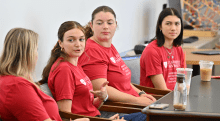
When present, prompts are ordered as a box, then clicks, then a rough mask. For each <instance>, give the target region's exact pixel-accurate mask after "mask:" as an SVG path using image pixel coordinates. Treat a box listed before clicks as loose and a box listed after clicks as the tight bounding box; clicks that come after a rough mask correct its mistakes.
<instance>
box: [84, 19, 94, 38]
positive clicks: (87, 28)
mask: <svg viewBox="0 0 220 121" xmlns="http://www.w3.org/2000/svg"><path fill="white" fill-rule="evenodd" d="M84 28H85V37H86V39H88V38H90V37H91V36H93V31H92V28H91V27H90V22H88V24H87V25H85V26H84Z"/></svg>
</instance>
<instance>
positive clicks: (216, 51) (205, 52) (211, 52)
mask: <svg viewBox="0 0 220 121" xmlns="http://www.w3.org/2000/svg"><path fill="white" fill-rule="evenodd" d="M192 53H193V54H201V55H219V54H220V50H209V51H194V52H192Z"/></svg>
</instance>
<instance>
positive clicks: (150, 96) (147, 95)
mask: <svg viewBox="0 0 220 121" xmlns="http://www.w3.org/2000/svg"><path fill="white" fill-rule="evenodd" d="M140 97H147V98H149V99H151V100H152V101H154V102H155V101H156V99H155V98H154V97H153V96H152V95H149V94H142V95H140Z"/></svg>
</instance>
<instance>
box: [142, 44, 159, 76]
mask: <svg viewBox="0 0 220 121" xmlns="http://www.w3.org/2000/svg"><path fill="white" fill-rule="evenodd" d="M161 59H162V57H161V56H160V55H159V53H158V51H156V50H155V49H154V48H148V49H147V50H146V51H145V58H144V59H143V62H144V65H145V69H146V77H148V76H152V75H157V74H162V67H161Z"/></svg>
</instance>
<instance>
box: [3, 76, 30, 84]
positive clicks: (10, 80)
mask: <svg viewBox="0 0 220 121" xmlns="http://www.w3.org/2000/svg"><path fill="white" fill-rule="evenodd" d="M0 80H1V81H2V82H4V84H5V85H7V86H14V85H20V84H25V85H32V83H31V82H29V81H28V80H27V79H25V78H23V77H20V76H14V75H5V76H1V77H0Z"/></svg>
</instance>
